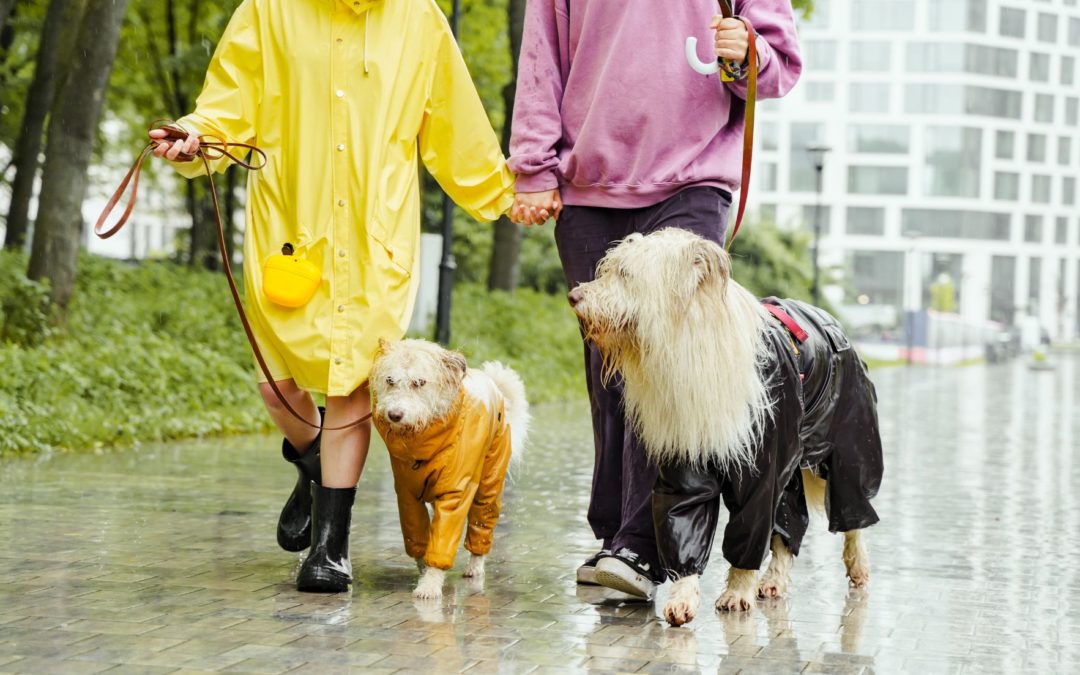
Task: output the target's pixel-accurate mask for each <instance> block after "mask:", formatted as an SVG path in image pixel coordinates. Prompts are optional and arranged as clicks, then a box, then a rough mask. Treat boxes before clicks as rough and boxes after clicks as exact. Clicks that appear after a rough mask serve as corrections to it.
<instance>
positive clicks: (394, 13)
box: [155, 0, 514, 592]
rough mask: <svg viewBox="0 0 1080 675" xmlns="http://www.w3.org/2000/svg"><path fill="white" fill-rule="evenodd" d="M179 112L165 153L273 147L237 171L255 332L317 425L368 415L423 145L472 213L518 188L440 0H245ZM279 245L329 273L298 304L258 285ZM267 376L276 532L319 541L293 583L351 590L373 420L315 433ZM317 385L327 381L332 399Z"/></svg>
mask: <svg viewBox="0 0 1080 675" xmlns="http://www.w3.org/2000/svg"><path fill="white" fill-rule="evenodd" d="M178 122H179V124H180V125H181V126H182V127H183V128H184V129H186V130H188V131H189V132H191V136H190V137H189V138H188V139H187V140H186V141H178V142H176V143H172V144H170V143H168V142H166V141H161V142H160V143H159V146H158V147H157V148H156V149H155V152H156V154H158V155H159V156H164V157H167V158H169V159H174V160H175V159H177V158H178V157H179V153H181V152H187V153H191V152H193V151H195V150H197V148H198V146H199V138H198V137H199V135H212V136H217V137H220V138H222V139H225V140H227V141H229V142H242V143H253V144H256V145H257V146H258V147H260V148H261V149H262V150H263V151H264V152H266V155H267V164H266V166H265V168H263V169H262V171H259V172H253V173H252V174H251V176H250V178H249V180H248V193H247V194H248V198H247V221H246V222H247V227H246V231H245V241H244V260H245V265H244V279H245V286H246V291H247V293H246V297H247V306H248V311H249V313H250V315H251V319H252V324H253V328H254V330H255V333H256V338H257V341H258V344H259V346H260V348H261V350H262V351H263V353H264V355H265V356H266V358H267V361H268V363H269V365H270V369H271V372H272V373H273V375H274V380H275V381H276V382H277V383H278V385H279V387H280V388H281V389H282V391H283V392H284V393H285V395H286V397H287V398H288V399H289V402H290V404H291V405H292V406H293V407H294V408H295V409H296V410H298V411H300V412H301V414H302V415H303V416H305V417H306V419H307V420H308V421H309V422H310V423H312V424H315V425H317V426H318V425H320V424H322V425H324V426H326V427H335V426H341V425H345V424H348V423H349V422H351V421H353V420H356V419H358V418H359V417H361V416H363V415H364V414H366V413H367V412H368V411H369V409H370V397H369V394H368V391H367V388H366V387H365V386H364V384H365V382H366V381H367V379H368V375H369V372H370V370H371V364H372V359H373V357H374V355H375V352H376V349H377V346H378V341H379V339H380V338H384V339H389V340H395V339H398V338H400V337H401V336H402V335H403V334H404V333H405V330H406V327H407V325H408V322H409V319H410V316H411V314H412V308H413V304H414V300H415V294H416V282H417V277H418V274H419V270H418V263H419V254H418V244H419V239H420V188H419V181H418V167H417V160H418V158H419V159H422V160H423V162H424V164H425V166H426V167H427V168H428V170H429V171H430V172H431V173H432V175H433V176H434V177H435V178H436V179H437V180H438V181H439V184H440V185H442V187H443V188H444V189H445V190H446V191H447V192H448V193H449V194H450V196H451V197H452V198H453V199H454V201H456V202H457V203H458V204H459V205H460V206H462V207H463V208H464V209H465V210H466V211H467V212H468V213H469V214H470V215H471V216H473V217H474V218H477V219H480V220H494V219H495V218H497V217H499V216H500V215H501V214H503V213H504V212H506V211H507V210H508V209H509V208H510V207H511V206H512V204H513V200H514V194H513V183H514V178H513V176H512V174H511V172H510V170H509V169H508V168H507V166H506V163H505V161H504V158H503V156H502V153H501V151H500V148H499V144H498V140H497V139H496V136H495V133H494V131H493V130H492V128H491V125H490V123H489V121H488V118H487V116H486V115H485V112H484V108H483V105H482V104H481V101H480V98H479V96H478V94H477V92H476V89H475V86H474V85H473V82H472V80H471V78H470V76H469V73H468V70H467V69H466V66H465V63H464V61H463V59H462V57H461V54H460V52H459V50H458V47H457V44H456V42H455V40H454V38H453V35H452V33H451V31H450V27H449V25H448V23H447V21H446V18H445V16H444V15H443V13H442V12H441V11H440V10H439V8H438V6H437V5H436V4H435V3H434V2H433V0H385V1H384V0H288V1H286V0H244V2H243V3H242V4H241V5H240V7H239V8H238V9H237V10H236V13H235V14H234V15H233V17H232V19H231V21H230V22H229V25H228V28H227V29H226V31H225V33H224V35H223V36H222V38H221V41H220V43H219V45H218V48H217V51H216V53H215V54H214V57H213V60H212V62H211V64H210V68H209V70H208V72H207V76H206V83H205V86H204V89H203V91H202V93H201V94H200V96H199V98H198V101H197V103H196V107H195V111H194V112H193V113H192V114H190V115H188V116H187V117H183V118H181V119H180V120H178ZM158 138H162V137H161V136H158ZM226 161H227V160H222V161H220V162H218V163H217V165H216V166H215V167H214V168H215V170H222V169H224V168H225V162H226ZM174 166H176V168H177V170H178V171H179V172H180V173H181V174H183V175H185V176H187V177H195V176H197V175H199V174H201V173H202V172H203V171H204V169H203V167H202V164H201V162H189V163H179V162H178V163H176V164H175V165H174ZM286 243H290V244H292V245H293V246H294V247H295V249H296V254H297V255H300V256H304V257H306V258H307V259H308V260H309V261H312V262H314V263H315V264H316V265H317V267H318V268H319V269H321V270H322V275H323V281H322V284H321V286H320V287H319V289H318V290H317V292H316V294H315V296H314V297H313V298H312V299H311V300H310V301H309V302H307V304H305V305H303V306H301V307H299V308H296V309H287V308H284V307H280V306H277V305H275V304H273V303H272V302H271V301H270V300H268V299H267V298H266V297H265V296H264V295H263V293H262V291H261V288H262V266H263V263H264V261H265V260H266V259H267V258H268V257H269V256H271V255H273V254H275V253H278V252H279V251H280V250H281V248H282V246H283V245H284V244H286ZM261 389H262V394H263V399H264V400H265V401H266V405H267V408H268V410H269V412H270V415H271V417H272V418H273V419H274V421H275V423H276V424H277V425H278V427H279V428H280V429H281V431H282V433H283V434H284V436H285V442H284V448H283V454H284V456H285V458H286V459H287V460H289V461H290V462H293V463H294V464H295V465H296V468H297V472H298V475H299V479H298V481H297V485H296V488H295V489H294V490H293V494H292V495H291V496H290V498H289V500H288V501H287V502H286V505H285V508H284V509H283V510H282V514H281V518H280V520H279V524H278V541H279V543H280V544H281V545H282V546H283V547H284V548H286V549H287V550H294V551H295V550H302V549H303V548H306V546H307V544H308V543H309V542H310V543H311V545H312V551H311V552H310V553H309V555H308V558H307V560H306V561H305V563H304V565H303V567H302V568H301V571H300V573H299V575H298V579H297V587H298V588H299V589H300V590H303V591H321V592H337V591H344V590H346V589H347V588H348V584H349V583H350V582H351V580H352V576H351V573H352V568H351V564H350V563H349V558H348V532H349V521H350V514H351V508H352V503H353V499H354V496H355V491H356V485H357V483H358V481H359V479H360V474H361V472H362V470H363V467H364V461H365V459H366V457H367V450H368V443H369V440H370V435H371V427H370V425H362V426H359V427H354V428H352V429H348V430H342V431H331V430H327V431H326V432H325V433H319V431H318V429H312V428H309V427H307V426H306V425H304V424H302V423H300V422H299V421H297V420H295V419H294V418H293V417H292V416H291V415H290V414H289V413H288V411H286V410H285V409H284V406H282V405H281V403H280V402H279V401H278V400H277V398H276V397H275V395H274V394H273V392H272V391H271V389H270V387H269V386H268V385H267V384H266V383H265V382H263V383H261ZM312 392H318V393H323V394H326V396H327V399H326V409H325V414H323V411H321V410H320V409H318V408H317V407H316V405H315V403H314V401H313V399H312V397H311V393H312ZM309 485H310V492H309Z"/></svg>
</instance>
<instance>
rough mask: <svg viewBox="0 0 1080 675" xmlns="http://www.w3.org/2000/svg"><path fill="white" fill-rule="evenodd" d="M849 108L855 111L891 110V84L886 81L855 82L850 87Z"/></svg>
mask: <svg viewBox="0 0 1080 675" xmlns="http://www.w3.org/2000/svg"><path fill="white" fill-rule="evenodd" d="M848 99H849V100H848V108H849V109H850V110H851V112H853V113H887V112H889V85H888V84H886V83H884V82H855V83H853V84H852V85H851V86H850V87H849V88H848Z"/></svg>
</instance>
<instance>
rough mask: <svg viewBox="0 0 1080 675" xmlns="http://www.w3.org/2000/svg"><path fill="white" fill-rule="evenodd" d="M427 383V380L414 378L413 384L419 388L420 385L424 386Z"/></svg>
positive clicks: (415, 387)
mask: <svg viewBox="0 0 1080 675" xmlns="http://www.w3.org/2000/svg"><path fill="white" fill-rule="evenodd" d="M425 384H427V380H413V383H412V386H413V389H419V388H420V387H423V386H424V385H425Z"/></svg>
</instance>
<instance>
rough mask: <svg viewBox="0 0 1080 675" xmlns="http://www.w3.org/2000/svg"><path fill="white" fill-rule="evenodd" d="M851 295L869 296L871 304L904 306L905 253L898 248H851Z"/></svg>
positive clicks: (849, 261) (849, 262)
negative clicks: (892, 249) (863, 249)
mask: <svg viewBox="0 0 1080 675" xmlns="http://www.w3.org/2000/svg"><path fill="white" fill-rule="evenodd" d="M848 264H849V265H850V266H851V287H852V288H851V290H852V291H853V293H852V296H851V299H854V298H857V297H859V296H866V298H867V299H869V303H867V304H871V305H891V306H893V307H897V308H899V307H901V306H903V302H904V254H903V253H901V252H898V251H851V253H850V254H849V258H848Z"/></svg>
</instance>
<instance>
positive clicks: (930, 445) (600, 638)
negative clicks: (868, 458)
mask: <svg viewBox="0 0 1080 675" xmlns="http://www.w3.org/2000/svg"><path fill="white" fill-rule="evenodd" d="M1057 365H1058V367H1057V370H1056V371H1054V372H1046V373H1041V372H1034V371H1029V370H1027V369H1026V368H1025V367H1024V364H1023V363H1021V362H1017V363H1012V364H1005V365H1000V366H976V367H970V368H963V369H932V368H915V369H904V368H894V369H884V370H881V371H876V372H875V373H874V378H875V380H876V381H877V382H878V393H879V396H880V399H881V417H882V428H883V432H884V434H885V437H886V438H885V440H886V475H885V482H884V487H883V492H882V494H881V495H880V496H879V497H878V499H877V500H876V502H875V506H876V507H877V509H878V512H879V513H880V514H881V517H882V522H881V524H879V525H878V526H875V527H874V528H873V529H871V530H870V531H869V533H868V544H869V548H870V553H871V559H872V562H873V581H872V584H871V588H870V591H869V593H866V594H858V593H851V594H849V593H848V590H847V586H846V580H845V579H844V566H843V564H842V562H841V560H840V549H841V539H840V537H837V536H831V535H829V534H828V533H826V532H822V530H823V529H824V525H823V524H822V523H821V522H820V521H815V522H813V523H811V534H810V535H809V536H808V538H807V541H806V543H805V544H804V552H803V555H802V557H801V558H800V559H799V560H798V561H797V563H796V566H795V569H794V585H793V589H792V593H791V595H790V597H789V598H788V599H787V600H786V601H769V602H760V603H759V605H758V607H757V609H755V610H754V611H752V612H750V613H747V614H746V615H739V616H732V615H724V616H721V615H718V614H717V613H716V612H714V611H712V609H711V601H712V600H713V599H715V597H716V596H717V595H718V594H719V591H720V586H721V584H722V580H723V575H724V571H725V569H726V568H725V566H724V563H723V561H722V560H720V559H719V558H716V559H714V561H713V564H712V566H711V567H710V569H709V573H708V575H707V579H706V583H705V585H704V597H703V601H704V602H703V606H702V611H701V614H700V617H699V619H698V620H697V621H695V622H694V623H693V624H691V627H690V628H689V629H670V628H667V627H666V624H665V623H664V622H663V621H662V620H661V619H659V618H658V617H657V610H658V608H659V607H660V606H661V604H662V601H663V599H664V597H665V596H666V593H667V588H669V587H670V586H668V587H665V588H664V589H662V590H661V593H660V598H659V599H658V601H657V604H656V605H655V606H653V605H647V604H639V603H626V602H623V601H622V600H620V599H619V598H620V596H618V594H616V593H614V592H608V591H601V590H597V589H588V588H583V589H579V588H577V587H576V586H575V584H574V569H575V567H576V566H577V564H578V563H579V562H580V561H581V560H583V559H584V558H585V557H587V556H588V555H589V554H591V553H593V548H594V546H595V544H594V542H593V541H592V538H591V535H590V533H589V530H588V525H587V523H586V521H585V516H584V513H585V507H586V500H587V495H588V487H589V483H590V472H591V465H592V462H591V455H592V449H591V432H590V430H589V422H588V416H587V414H586V411H585V410H584V409H583V408H581V407H545V408H542V409H539V410H537V411H536V412H537V416H536V420H535V424H534V429H535V430H536V440H535V442H534V443H533V446H532V448H531V449H530V452H529V455H528V456H527V458H526V467H525V471H524V472H523V474H522V475H521V476H519V477H518V478H517V480H516V481H515V482H514V483H513V484H512V485H511V486H510V487H509V488H508V492H507V496H506V505H507V508H506V514H505V517H504V520H503V521H502V522H501V524H500V526H499V529H498V530H497V532H496V544H495V550H494V552H493V555H492V560H491V562H490V563H489V565H488V575H487V579H486V581H485V582H484V587H483V588H478V587H474V586H472V585H470V583H467V582H466V581H465V580H464V579H462V578H461V577H460V570H461V569H462V568H463V566H464V563H465V561H466V559H467V555H466V554H462V555H460V556H459V558H458V561H457V565H456V568H455V569H456V571H455V572H453V573H452V574H451V575H450V576H449V577H448V579H449V581H448V585H447V595H446V597H445V598H444V600H443V602H442V603H441V604H439V603H436V604H434V605H422V604H418V603H414V601H413V599H412V597H411V595H410V591H411V588H412V586H413V584H414V582H415V580H416V572H415V567H414V565H413V563H412V561H411V560H410V559H408V558H407V557H406V556H405V554H404V551H403V548H402V544H401V538H400V532H399V530H398V524H397V514H396V506H395V502H394V493H393V486H392V482H391V478H390V474H389V468H388V462H387V460H386V456H385V450H384V449H383V448H382V446H381V445H377V446H375V447H373V448H372V453H371V460H370V462H369V469H368V471H367V473H366V474H365V476H364V479H363V481H362V483H361V486H360V494H359V495H358V498H357V505H356V508H355V510H354V515H353V533H352V541H353V546H352V551H353V565H354V569H355V576H356V585H355V589H354V593H353V594H352V595H351V596H344V597H343V596H312V595H304V594H300V593H297V592H296V591H295V589H294V587H293V584H292V580H291V577H292V576H293V575H294V574H295V567H296V562H297V557H296V556H295V555H292V554H288V553H285V552H283V551H281V550H279V549H278V548H277V546H276V543H275V540H274V528H275V524H276V517H277V512H278V509H279V508H280V507H281V505H282V503H283V502H284V499H285V496H286V495H287V494H288V491H289V489H290V487H291V484H292V481H293V480H294V478H295V474H293V473H292V469H291V467H289V466H287V465H286V464H285V463H284V462H282V461H281V460H280V458H279V456H278V441H276V440H275V439H273V438H239V439H228V440H225V441H206V442H198V443H186V444H174V445H164V446H147V447H143V448H140V449H136V450H127V451H121V452H114V453H105V454H101V455H94V454H86V455H61V456H56V457H52V458H41V459H39V460H38V461H36V462H33V463H31V462H26V461H6V462H4V463H3V464H0V541H4V542H6V544H7V545H6V546H5V547H4V549H3V550H0V582H2V583H0V672H20V673H21V672H27V673H64V674H69V673H97V672H108V673H193V672H200V671H229V672H254V673H281V672H290V673H307V672H310V673H330V672H348V671H350V670H351V671H353V672H363V673H390V672H399V671H400V672H440V673H442V672H447V673H452V672H460V671H466V672H468V673H529V672H536V673H545V672H550V673H568V672H608V671H619V672H641V673H681V672H706V671H707V672H710V673H714V672H720V673H736V672H742V673H796V672H807V673H820V672H830V673H852V674H854V673H864V672H865V673H871V672H873V673H899V672H904V673H952V672H970V673H990V672H1001V673H1018V672H1037V673H1050V672H1060V673H1069V672H1080V562H1078V561H1080V545H1078V540H1077V537H1076V533H1077V532H1080V356H1075V355H1074V356H1061V357H1058V364H1057ZM714 552H715V553H716V554H717V555H719V546H717V548H716V549H715V551H714Z"/></svg>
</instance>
